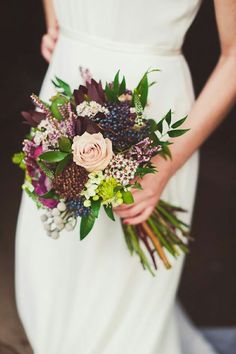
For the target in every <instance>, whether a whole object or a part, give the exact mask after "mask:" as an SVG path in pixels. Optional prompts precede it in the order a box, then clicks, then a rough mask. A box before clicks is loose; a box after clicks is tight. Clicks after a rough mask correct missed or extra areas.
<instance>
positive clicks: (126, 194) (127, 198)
mask: <svg viewBox="0 0 236 354" xmlns="http://www.w3.org/2000/svg"><path fill="white" fill-rule="evenodd" d="M121 193H122V199H123V202H124V203H125V204H132V203H133V202H134V197H133V194H132V193H131V192H130V191H124V190H122V192H121Z"/></svg>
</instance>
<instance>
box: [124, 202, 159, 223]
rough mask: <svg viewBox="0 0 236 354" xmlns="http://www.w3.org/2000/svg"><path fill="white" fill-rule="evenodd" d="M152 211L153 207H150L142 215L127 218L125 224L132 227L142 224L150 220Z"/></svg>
mask: <svg viewBox="0 0 236 354" xmlns="http://www.w3.org/2000/svg"><path fill="white" fill-rule="evenodd" d="M152 211H153V207H152V206H149V207H147V208H145V209H144V210H143V211H142V212H141V213H140V214H138V215H136V216H134V217H131V218H125V219H124V220H123V222H124V223H125V224H130V225H137V224H141V223H142V222H144V221H146V220H147V219H148V218H149V216H150V215H151V214H152Z"/></svg>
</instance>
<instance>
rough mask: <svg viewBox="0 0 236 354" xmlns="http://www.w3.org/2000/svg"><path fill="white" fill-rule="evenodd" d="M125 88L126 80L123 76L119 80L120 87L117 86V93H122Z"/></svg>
mask: <svg viewBox="0 0 236 354" xmlns="http://www.w3.org/2000/svg"><path fill="white" fill-rule="evenodd" d="M125 90H126V81H125V77H124V76H123V79H122V81H121V84H120V87H119V93H118V95H119V96H120V95H122V94H123V93H125Z"/></svg>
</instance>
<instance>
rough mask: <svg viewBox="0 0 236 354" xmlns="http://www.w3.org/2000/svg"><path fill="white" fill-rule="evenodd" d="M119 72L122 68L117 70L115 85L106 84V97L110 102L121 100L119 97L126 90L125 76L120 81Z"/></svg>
mask: <svg viewBox="0 0 236 354" xmlns="http://www.w3.org/2000/svg"><path fill="white" fill-rule="evenodd" d="M119 74H120V70H118V71H117V73H116V75H115V77H114V80H113V85H110V84H108V83H106V86H105V94H106V98H107V100H108V101H110V102H119V99H118V97H119V96H120V95H122V94H123V93H124V92H125V90H126V81H125V77H124V76H123V78H122V81H121V82H120V78H119Z"/></svg>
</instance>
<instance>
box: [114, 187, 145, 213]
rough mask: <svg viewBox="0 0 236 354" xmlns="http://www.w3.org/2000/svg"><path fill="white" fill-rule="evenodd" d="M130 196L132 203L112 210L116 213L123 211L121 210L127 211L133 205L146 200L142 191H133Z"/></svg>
mask: <svg viewBox="0 0 236 354" xmlns="http://www.w3.org/2000/svg"><path fill="white" fill-rule="evenodd" d="M132 194H133V197H134V203H132V204H122V205H120V206H118V207H116V208H115V209H114V210H115V211H118V212H119V211H123V210H128V209H130V208H133V207H134V206H135V205H137V204H139V203H141V202H142V201H144V200H146V199H148V195H147V193H146V191H144V190H142V191H139V190H135V191H132Z"/></svg>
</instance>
